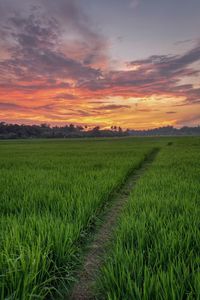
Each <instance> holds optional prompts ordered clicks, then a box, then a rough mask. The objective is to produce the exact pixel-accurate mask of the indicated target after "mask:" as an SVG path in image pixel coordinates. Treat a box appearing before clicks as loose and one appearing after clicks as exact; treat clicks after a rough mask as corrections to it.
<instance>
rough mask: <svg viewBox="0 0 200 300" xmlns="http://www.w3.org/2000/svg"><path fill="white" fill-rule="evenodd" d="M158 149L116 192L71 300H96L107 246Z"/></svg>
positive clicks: (79, 275) (91, 246)
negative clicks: (95, 293)
mask: <svg viewBox="0 0 200 300" xmlns="http://www.w3.org/2000/svg"><path fill="white" fill-rule="evenodd" d="M158 151H159V150H158V149H154V150H153V151H152V152H151V153H150V154H149V155H148V156H147V157H146V159H145V160H144V161H143V162H142V164H141V166H140V167H139V168H138V169H136V170H133V172H132V173H131V174H130V175H129V176H128V178H127V180H126V181H125V182H124V184H123V186H121V188H120V189H119V190H118V191H116V193H115V195H114V199H112V205H111V207H109V209H108V211H107V212H106V214H105V215H104V218H103V222H102V224H101V226H100V227H99V228H98V231H97V232H96V233H95V236H94V239H93V241H92V243H91V244H90V245H89V247H88V251H87V254H86V257H85V259H84V264H83V266H82V269H81V270H80V272H79V273H78V275H77V278H78V279H77V282H76V283H75V284H74V286H73V289H72V293H71V295H70V297H69V299H70V300H92V299H95V295H94V294H93V292H94V288H93V287H94V284H95V282H96V278H97V275H98V271H99V268H100V266H101V265H102V263H103V259H104V257H105V254H106V250H107V246H108V243H109V241H110V240H111V238H112V235H113V232H114V230H115V227H116V223H117V219H118V217H119V215H120V214H121V212H122V210H123V209H124V207H125V205H126V203H127V201H128V199H129V196H130V193H131V192H132V191H133V189H134V186H135V184H136V182H137V180H139V178H140V177H141V176H142V175H143V174H144V172H146V171H147V170H148V168H149V167H150V165H151V164H152V162H153V161H154V159H155V157H156V155H157V153H158Z"/></svg>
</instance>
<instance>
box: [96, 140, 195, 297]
mask: <svg viewBox="0 0 200 300" xmlns="http://www.w3.org/2000/svg"><path fill="white" fill-rule="evenodd" d="M199 146H200V139H199V138H196V139H183V138H182V139H180V138H179V139H177V140H176V139H174V140H173V143H172V144H171V143H170V142H169V145H168V146H165V147H164V148H162V149H161V151H160V153H159V154H158V157H157V158H156V160H155V161H154V163H153V164H152V166H151V167H150V169H149V170H148V172H146V173H145V174H144V176H143V177H142V178H141V179H140V180H139V182H138V183H137V185H136V188H135V189H134V191H133V192H132V195H131V197H130V202H129V203H128V205H127V207H126V208H125V211H124V212H123V214H122V215H121V217H120V219H119V224H118V227H117V229H116V233H115V236H114V237H113V241H112V243H111V245H110V250H109V252H108V255H107V258H106V260H105V264H104V266H103V267H102V269H101V273H100V276H99V279H98V290H99V295H100V296H99V298H100V299H109V300H120V299H123V300H130V299H136V300H140V299H141V300H147V299H149V300H150V299H153V300H161V299H163V300H182V299H195V300H197V299H200V272H199V271H200V231H199V229H200V184H199V179H200V163H199V162H200V151H199V150H200V148H199Z"/></svg>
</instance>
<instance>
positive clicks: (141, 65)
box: [80, 44, 200, 103]
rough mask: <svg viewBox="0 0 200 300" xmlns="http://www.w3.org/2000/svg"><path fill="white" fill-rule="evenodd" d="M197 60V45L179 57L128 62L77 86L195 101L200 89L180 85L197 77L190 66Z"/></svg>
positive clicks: (195, 71)
mask: <svg viewBox="0 0 200 300" xmlns="http://www.w3.org/2000/svg"><path fill="white" fill-rule="evenodd" d="M198 61H200V45H199V44H198V45H197V46H196V47H194V48H193V49H191V50H190V51H188V52H186V53H185V54H183V55H180V56H178V55H177V56H163V55H162V56H151V57H149V58H147V59H144V60H136V61H132V62H129V63H128V66H129V68H130V69H129V70H125V71H124V70H122V71H110V72H107V74H104V77H103V78H98V80H96V79H93V80H91V81H89V82H86V83H83V84H81V85H80V86H81V87H86V88H88V89H89V90H91V91H94V92H97V91H101V92H102V94H103V91H108V90H112V95H121V96H126V95H129V96H131V94H132V96H134V97H141V96H144V95H145V96H151V95H169V96H183V97H186V101H188V102H191V103H193V102H198V101H199V99H200V89H199V88H194V86H193V85H192V84H181V82H182V79H184V78H193V77H197V76H199V73H200V70H199V69H196V68H193V66H192V64H194V63H197V62H198Z"/></svg>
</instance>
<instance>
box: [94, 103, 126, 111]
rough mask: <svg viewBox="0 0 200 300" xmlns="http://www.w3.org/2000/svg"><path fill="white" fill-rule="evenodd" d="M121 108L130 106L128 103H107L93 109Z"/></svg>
mask: <svg viewBox="0 0 200 300" xmlns="http://www.w3.org/2000/svg"><path fill="white" fill-rule="evenodd" d="M121 108H130V106H129V105H117V104H109V105H102V106H98V107H96V108H95V109H97V110H114V109H121Z"/></svg>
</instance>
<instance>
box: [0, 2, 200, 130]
mask: <svg viewBox="0 0 200 300" xmlns="http://www.w3.org/2000/svg"><path fill="white" fill-rule="evenodd" d="M2 121H4V122H8V123H20V124H21V123H24V124H40V123H48V124H51V125H64V124H70V123H73V124H77V125H88V126H96V125H99V126H101V127H102V128H107V127H110V126H113V125H116V126H121V127H123V128H132V129H146V128H154V127H160V126H166V125H173V126H175V127H181V126H185V125H186V126H196V125H199V124H200V1H199V0H190V1H188V0H0V122H2Z"/></svg>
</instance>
